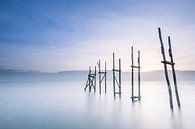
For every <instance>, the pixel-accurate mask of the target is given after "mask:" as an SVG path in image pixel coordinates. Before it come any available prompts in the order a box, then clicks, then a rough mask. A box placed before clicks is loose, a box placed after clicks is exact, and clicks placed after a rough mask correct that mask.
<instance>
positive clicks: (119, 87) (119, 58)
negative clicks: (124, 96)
mask: <svg viewBox="0 0 195 129" xmlns="http://www.w3.org/2000/svg"><path fill="white" fill-rule="evenodd" d="M119 95H120V96H121V59H120V58H119Z"/></svg>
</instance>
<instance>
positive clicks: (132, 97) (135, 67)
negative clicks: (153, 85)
mask: <svg viewBox="0 0 195 129" xmlns="http://www.w3.org/2000/svg"><path fill="white" fill-rule="evenodd" d="M137 63H138V65H137V66H136V65H134V55H133V46H132V47H131V88H132V89H131V90H132V91H131V99H132V101H134V99H138V100H140V99H141V95H140V69H141V67H140V50H138V57H137ZM134 69H137V71H138V72H137V77H138V95H137V96H135V95H134Z"/></svg>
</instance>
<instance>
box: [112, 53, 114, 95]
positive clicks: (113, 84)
mask: <svg viewBox="0 0 195 129" xmlns="http://www.w3.org/2000/svg"><path fill="white" fill-rule="evenodd" d="M112 71H113V91H114V96H115V56H114V53H113V70H112Z"/></svg>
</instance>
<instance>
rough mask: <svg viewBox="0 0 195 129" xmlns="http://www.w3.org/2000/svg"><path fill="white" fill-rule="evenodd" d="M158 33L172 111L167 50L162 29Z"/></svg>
mask: <svg viewBox="0 0 195 129" xmlns="http://www.w3.org/2000/svg"><path fill="white" fill-rule="evenodd" d="M158 32H159V39H160V44H161V53H162V56H163V61H162V63H163V64H164V71H165V78H166V81H167V86H168V92H169V102H170V107H171V109H173V101H172V91H171V85H170V81H169V76H168V70H167V63H168V62H167V60H166V57H165V50H164V45H163V41H162V36H161V30H160V28H158Z"/></svg>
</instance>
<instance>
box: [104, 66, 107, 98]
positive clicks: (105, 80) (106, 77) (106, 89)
mask: <svg viewBox="0 0 195 129" xmlns="http://www.w3.org/2000/svg"><path fill="white" fill-rule="evenodd" d="M106 76H107V71H106V62H105V74H104V77H105V78H104V79H105V94H106V90H107V89H106V79H107V77H106Z"/></svg>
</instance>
